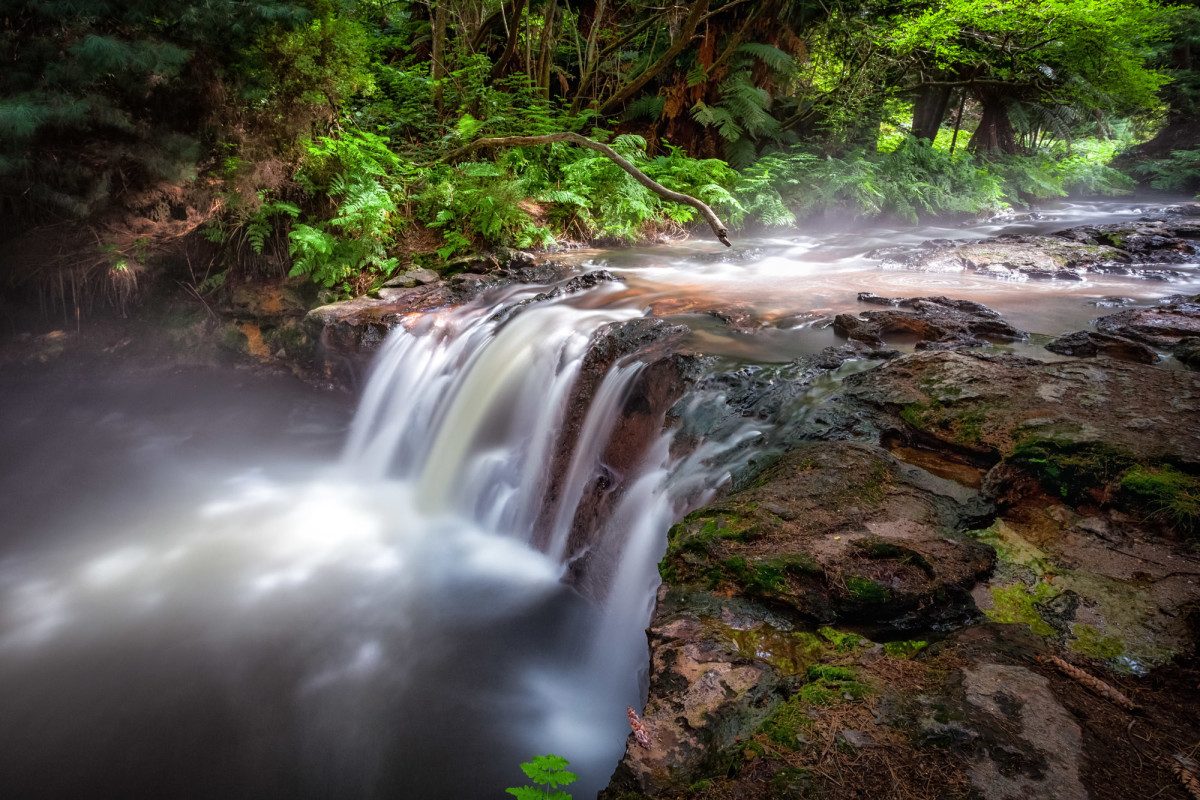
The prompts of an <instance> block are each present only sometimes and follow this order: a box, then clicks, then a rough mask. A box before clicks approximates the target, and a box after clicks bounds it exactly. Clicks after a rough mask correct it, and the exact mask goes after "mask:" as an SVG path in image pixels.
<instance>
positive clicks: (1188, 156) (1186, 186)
mask: <svg viewBox="0 0 1200 800" xmlns="http://www.w3.org/2000/svg"><path fill="white" fill-rule="evenodd" d="M1136 171H1137V173H1138V174H1139V175H1141V176H1143V177H1145V178H1148V179H1149V180H1150V185H1151V186H1153V187H1154V188H1155V189H1163V190H1164V191H1180V190H1189V191H1195V190H1196V189H1200V148H1198V149H1195V150H1172V151H1171V155H1170V157H1168V158H1157V159H1153V160H1151V161H1146V162H1143V163H1141V164H1139V165H1138V166H1137V170H1136Z"/></svg>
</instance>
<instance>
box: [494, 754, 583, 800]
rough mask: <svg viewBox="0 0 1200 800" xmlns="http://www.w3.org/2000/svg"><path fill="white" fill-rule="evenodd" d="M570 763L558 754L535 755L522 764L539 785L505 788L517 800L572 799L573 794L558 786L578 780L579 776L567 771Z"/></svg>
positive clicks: (522, 767)
mask: <svg viewBox="0 0 1200 800" xmlns="http://www.w3.org/2000/svg"><path fill="white" fill-rule="evenodd" d="M569 765H570V762H568V761H567V760H566V759H565V758H563V757H561V756H556V755H545V756H534V757H533V758H532V759H531V760H529V761H527V762H525V763H524V764H521V771H522V772H524V773H525V774H526V775H527V776H528V777H529V779H530V780H531V781H533V782H534V783H536V784H538V785H537V786H521V787H517V788H512V789H505V790H504V791H505V792H507V793H508V794H511V795H513V796H514V797H516V798H517V800H571V795H569V794H567V793H566V792H563V791H559V789H558V787H560V786H567V785H569V784H571V783H574V782H575V781H576V780H578V776H577V775H576V774H575V773H573V772H569V771H567V767H568V766H569Z"/></svg>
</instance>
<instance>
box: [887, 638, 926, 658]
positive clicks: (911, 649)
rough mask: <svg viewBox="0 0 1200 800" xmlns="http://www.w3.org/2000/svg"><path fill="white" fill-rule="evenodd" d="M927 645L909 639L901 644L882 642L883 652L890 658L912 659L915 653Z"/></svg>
mask: <svg viewBox="0 0 1200 800" xmlns="http://www.w3.org/2000/svg"><path fill="white" fill-rule="evenodd" d="M928 645H929V642H923V641H920V640H918V639H911V640H908V641H901V642H884V644H883V652H885V653H887V654H888V655H889V656H891V657H892V658H912V657H913V656H915V655H916V654H917V653H919V652H921V651H922V650H924V649H925V648H926V647H927V646H928Z"/></svg>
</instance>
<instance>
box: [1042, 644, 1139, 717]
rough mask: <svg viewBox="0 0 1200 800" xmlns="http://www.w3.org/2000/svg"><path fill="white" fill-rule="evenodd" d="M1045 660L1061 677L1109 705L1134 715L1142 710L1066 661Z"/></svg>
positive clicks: (1105, 684)
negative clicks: (1064, 676)
mask: <svg viewBox="0 0 1200 800" xmlns="http://www.w3.org/2000/svg"><path fill="white" fill-rule="evenodd" d="M1046 660H1047V661H1049V662H1050V663H1051V664H1052V665H1053V666H1054V668H1055V669H1057V670H1058V671H1059V672H1061V673H1062V674H1063V675H1066V676H1067V677H1068V678H1070V679H1071V680H1073V681H1075V682H1076V683H1078V684H1079V685H1080V686H1082V687H1083V688H1085V689H1088V690H1089V691H1091V692H1092V693H1094V694H1098V695H1100V696H1101V697H1103V698H1104V699H1105V700H1107V701H1109V702H1110V703H1112V704H1114V705H1117V706H1120V707H1121V708H1123V709H1125V710H1126V711H1129V712H1132V713H1136V712H1138V711H1141V710H1142V707H1141V706H1139V705H1138V704H1137V703H1135V702H1133V701H1132V700H1130V699H1129V698H1128V697H1126V696H1125V695H1123V694H1121V692H1120V691H1118V690H1117V689H1115V688H1113V687H1112V686H1109V685H1108V684H1107V683H1105V682H1104V681H1102V680H1100V679H1099V678H1097V677H1096V676H1095V675H1091V674H1089V673H1087V672H1084V671H1083V670H1081V669H1080V668H1079V667H1077V666H1075V665H1074V664H1068V663H1067V662H1066V661H1063V660H1062V659H1061V658H1059V657H1058V656H1047V658H1046Z"/></svg>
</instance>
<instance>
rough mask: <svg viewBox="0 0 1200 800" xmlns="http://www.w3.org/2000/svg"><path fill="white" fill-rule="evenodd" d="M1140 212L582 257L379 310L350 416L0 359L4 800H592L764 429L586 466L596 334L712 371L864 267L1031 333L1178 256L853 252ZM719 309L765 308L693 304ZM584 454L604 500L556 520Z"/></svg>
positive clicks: (602, 419) (1163, 291) (242, 394)
mask: <svg viewBox="0 0 1200 800" xmlns="http://www.w3.org/2000/svg"><path fill="white" fill-rule="evenodd" d="M1139 213H1141V212H1140V209H1139V208H1136V207H1134V206H1132V205H1130V204H1120V203H1104V204H1090V205H1078V204H1077V205H1066V206H1063V207H1061V208H1059V209H1057V210H1055V211H1053V212H1047V213H1045V215H1044V216H1042V217H1041V218H1036V219H1035V218H1029V219H1026V220H1017V221H1009V222H1008V223H978V224H973V225H968V226H960V227H955V228H944V227H937V226H923V227H920V228H916V227H913V228H905V229H885V228H882V227H876V228H871V229H862V230H857V231H830V232H825V233H812V232H808V233H804V234H799V233H797V234H796V235H795V236H793V237H785V238H777V239H762V240H756V241H753V242H740V243H739V247H750V246H754V247H757V248H760V249H758V250H754V251H752V252H751V253H750V254H748V255H746V256H744V257H741V258H737V259H728V258H726V257H725V256H724V254H722V253H721V252H719V247H720V246H719V245H716V244H715V243H712V244H711V245H710V244H708V243H705V242H691V243H687V244H682V245H674V246H658V247H653V248H640V249H629V250H620V251H610V252H600V251H586V252H576V253H573V254H571V258H572V259H573V260H574V261H575V262H576V263H578V264H579V265H580V268H581V269H587V268H591V267H595V266H604V267H606V268H608V269H610V270H612V271H615V272H618V273H620V274H621V275H622V277H624V279H625V281H624V282H623V283H606V284H601V285H600V286H598V287H597V288H595V289H592V290H589V291H586V292H581V293H579V294H576V295H568V296H565V297H561V298H557V299H552V300H549V301H545V302H540V303H534V304H530V305H528V306H525V307H520V308H519V313H512V309H513V308H514V307H516V306H518V304H520V303H521V302H522V301H524V300H528V299H530V298H532V297H533V296H534V295H536V294H537V293H538V292H539V291H543V290H544V287H516V288H509V289H505V290H503V291H498V292H496V293H494V294H491V295H488V296H486V297H484V298H482V299H481V300H480V301H479V302H477V303H476V304H473V305H471V306H469V307H466V308H464V309H459V310H454V311H445V312H436V313H430V314H427V315H424V316H423V317H421V318H420V319H419V320H417V321H416V322H415V323H414V324H413V325H412V327H410V328H400V329H397V330H396V331H394V332H393V334H392V336H391V337H390V339H389V340H388V341H387V343H386V345H385V346H384V348H383V350H382V351H381V352H380V354H379V355H378V357H377V360H376V363H375V366H374V368H373V372H372V375H371V378H370V381H369V382H368V384H367V385H366V387H365V389H364V391H363V393H362V397H361V398H360V401H359V406H358V409H357V411H355V412H354V413H353V415H351V414H350V411H349V409H347V408H345V407H344V406H343V405H341V404H340V403H339V402H338V401H337V400H336V399H334V398H330V397H327V396H323V395H315V394H314V393H313V392H312V391H311V390H308V389H306V388H305V387H302V386H300V385H299V384H294V383H292V382H290V381H281V380H276V379H267V378H254V377H247V376H245V375H235V374H230V373H224V372H220V371H217V372H212V371H193V372H180V373H173V374H171V375H166V376H164V375H162V374H157V375H154V376H147V375H139V374H132V375H121V374H116V375H113V374H110V373H107V372H105V373H101V372H89V373H86V374H82V375H80V374H74V373H72V372H71V371H69V370H67V369H65V368H64V369H59V370H55V369H53V368H51V369H48V370H35V371H30V372H28V373H25V372H20V373H15V374H10V375H5V376H0V389H2V390H3V395H2V396H3V401H0V402H2V405H3V409H4V412H5V413H4V415H3V421H0V446H2V447H3V451H4V452H5V453H6V455H7V457H6V459H5V465H4V468H3V470H2V471H0V507H2V508H3V509H5V518H4V522H3V523H0V525H2V527H3V534H2V536H0V686H2V687H3V692H2V693H0V718H2V719H4V721H5V723H4V725H3V726H0V753H3V754H4V755H3V762H2V764H3V766H2V767H0V796H2V797H22V798H25V797H54V798H65V797H99V796H112V797H123V798H140V797H147V798H149V797H155V798H176V797H196V798H214V797H222V798H240V797H246V798H258V799H260V800H261V799H262V798H274V797H279V798H284V797H286V798H296V797H337V798H360V797H361V798H375V797H381V798H382V797H387V798H393V797H396V798H407V797H411V798H434V797H447V798H468V797H500V796H503V794H502V790H503V788H504V787H506V786H513V785H520V784H522V783H524V777H523V776H522V774H521V773H520V771H519V770H518V769H517V764H518V763H519V762H521V761H523V760H527V759H528V758H529V757H530V756H531V755H534V754H539V753H548V752H554V753H558V754H560V755H563V756H566V757H567V758H569V759H570V760H571V762H572V768H573V769H574V770H575V771H576V772H578V773H579V775H580V782H579V784H577V785H576V787H574V791H575V793H576V796H577V797H588V796H592V795H594V793H595V792H596V791H597V790H598V789H600V788H602V787H603V786H604V784H605V783H606V782H607V779H608V776H609V774H610V773H611V771H612V769H613V767H614V765H615V764H616V762H617V760H618V759H619V758H620V756H621V753H622V752H623V749H624V743H625V737H626V734H627V733H628V725H627V723H626V720H625V707H626V705H634V706H638V705H639V703H640V702H641V697H643V696H644V689H645V687H644V681H645V669H646V664H645V661H646V642H645V637H644V633H643V629H644V627H645V625H646V623H647V621H648V619H649V615H650V612H651V610H652V606H653V600H654V590H655V588H656V586H657V583H658V578H657V572H656V563H657V561H658V559H659V558H660V556H661V553H662V551H663V548H664V547H665V543H666V542H665V533H666V530H667V528H668V527H669V525H670V524H671V522H672V521H674V520H675V519H677V518H678V517H679V516H680V515H681V514H682V513H684V512H685V511H686V510H687V509H688V508H689V507H693V506H695V505H696V504H698V503H701V502H703V501H704V499H705V498H706V497H707V496H709V494H710V493H711V492H712V491H713V490H715V489H717V488H718V487H719V486H720V485H721V484H722V482H723V481H724V480H726V478H727V474H726V472H725V470H726V469H727V468H728V463H729V461H730V460H729V459H728V458H722V459H715V458H714V457H715V456H717V455H719V454H721V453H722V452H725V451H728V452H732V451H733V450H734V449H735V448H737V446H738V445H739V443H741V442H743V441H744V440H746V439H747V438H752V437H754V436H755V435H757V433H759V432H758V431H756V430H754V429H753V428H752V427H751V426H749V425H746V426H743V427H742V428H739V429H737V430H735V431H733V432H732V433H731V434H729V436H728V438H727V439H726V440H724V441H718V442H705V443H703V444H702V445H701V446H700V448H699V449H698V450H696V451H694V452H692V453H690V454H689V455H686V456H679V455H675V456H672V455H671V450H670V444H671V440H670V432H669V431H668V432H664V433H662V434H661V435H659V437H658V438H657V439H656V440H655V441H650V442H646V443H644V452H643V454H642V455H641V457H640V459H639V460H638V462H637V464H636V465H635V466H634V467H632V468H626V469H625V470H624V471H621V470H618V469H616V468H615V467H614V465H612V464H609V463H606V462H605V458H604V453H605V448H606V446H607V445H608V443H609V439H610V437H611V435H612V433H613V430H614V426H615V425H616V424H617V421H618V419H619V418H620V416H621V414H622V410H623V409H624V407H625V405H626V403H627V401H628V399H629V396H630V392H631V391H632V387H633V386H634V385H635V383H636V381H637V380H638V379H639V377H640V376H641V374H642V371H643V370H644V368H645V367H644V365H643V364H642V363H641V362H640V361H639V360H638V359H637V358H624V359H618V360H617V361H616V363H615V364H613V365H612V366H611V367H610V368H609V369H608V370H607V372H606V373H605V374H604V375H603V376H602V379H601V380H600V381H599V382H598V384H597V385H596V387H595V390H594V391H593V392H592V393H591V395H590V401H589V403H588V405H587V408H586V413H584V414H583V415H582V417H581V419H580V420H579V421H578V423H577V424H575V423H571V424H568V417H569V416H570V412H571V400H572V397H573V396H574V395H573V392H574V391H575V387H576V386H577V384H578V381H579V379H580V376H581V374H582V370H583V369H584V362H585V356H586V354H587V352H588V346H589V342H590V341H591V340H592V337H593V336H594V335H595V334H596V332H597V331H599V330H601V329H602V328H604V327H605V326H610V325H613V324H619V323H622V322H626V321H629V320H633V319H636V318H639V317H641V316H643V315H645V314H646V313H647V311H651V312H654V313H659V314H670V313H673V314H675V317H676V320H675V321H682V322H684V323H686V324H688V325H689V327H691V329H692V331H693V332H692V334H691V336H690V338H689V341H688V345H689V346H691V347H693V348H695V349H697V350H700V351H703V352H706V353H711V354H715V355H717V356H719V357H720V359H721V360H722V362H724V363H727V364H731V365H736V364H744V363H781V362H785V361H787V360H789V359H792V358H795V357H796V356H797V355H800V354H803V353H811V352H816V351H817V350H820V349H821V348H822V347H825V346H827V345H829V344H833V343H835V340H834V338H833V334H832V332H831V331H829V330H828V329H824V328H821V327H819V326H816V325H813V324H811V321H812V319H813V318H814V317H815V316H818V315H829V314H830V313H833V312H838V311H842V310H853V309H855V308H861V307H860V306H857V305H856V303H855V295H856V293H857V292H860V291H871V292H876V293H878V294H883V295H889V296H915V295H929V294H948V295H951V296H954V297H960V298H967V299H972V300H977V301H980V302H983V303H985V304H988V305H991V306H992V307H994V308H996V309H997V310H999V311H1001V312H1002V313H1003V314H1004V315H1005V316H1006V318H1008V319H1009V320H1010V321H1011V322H1013V323H1014V324H1015V325H1017V326H1018V327H1023V328H1026V329H1027V330H1031V331H1034V332H1037V333H1043V334H1047V335H1053V334H1059V333H1063V332H1066V331H1069V330H1076V329H1079V328H1081V327H1084V326H1085V325H1086V324H1087V321H1088V320H1089V319H1090V318H1092V317H1095V316H1097V315H1098V314H1099V313H1104V312H1103V311H1102V310H1101V311H1098V310H1097V308H1096V307H1095V306H1094V305H1092V303H1093V302H1094V301H1095V300H1096V299H1097V298H1100V297H1103V296H1107V295H1122V296H1127V297H1133V298H1135V299H1139V300H1152V299H1155V298H1158V297H1161V296H1164V295H1167V294H1170V293H1174V292H1180V291H1193V292H1194V291H1200V280H1197V279H1196V278H1194V277H1192V275H1191V273H1193V272H1194V269H1195V268H1194V267H1183V268H1181V269H1183V270H1187V271H1189V274H1188V277H1187V278H1185V279H1183V280H1181V281H1177V282H1174V283H1161V282H1153V281H1146V280H1139V279H1134V278H1122V277H1117V276H1104V277H1102V278H1099V279H1091V278H1089V280H1086V281H1079V282H1057V281H1056V282H1044V283H1032V282H1030V283H1016V282H1000V281H996V280H993V279H988V278H983V277H975V276H972V275H969V274H964V273H960V272H955V273H921V272H906V271H888V270H881V269H878V268H877V267H875V266H874V265H873V263H872V262H870V261H869V260H867V259H865V258H864V253H865V252H867V251H868V250H870V249H872V248H874V247H879V246H881V245H885V244H887V245H894V244H904V243H915V242H919V241H922V240H924V239H929V238H939V237H946V238H973V237H982V236H988V235H994V234H995V233H996V232H997V231H998V230H999V229H1000V228H1001V227H1002V226H1004V225H1007V227H1005V228H1004V229H1005V230H1009V231H1011V230H1014V229H1016V230H1020V231H1021V232H1032V231H1050V230H1056V229H1060V228H1063V227H1066V226H1068V225H1071V224H1079V223H1082V222H1108V221H1117V220H1123V219H1130V218H1134V217H1136V216H1137V215H1138V214H1139ZM717 306H721V307H740V308H745V309H749V310H750V311H751V312H753V314H754V315H755V316H756V317H758V318H761V319H763V320H767V321H768V323H767V324H764V325H762V326H760V328H759V329H757V330H753V331H749V332H747V331H744V330H741V331H738V330H731V329H729V328H727V327H724V326H722V325H721V324H720V323H718V321H717V320H715V319H714V318H713V317H710V316H706V315H704V314H701V313H697V311H696V310H697V309H705V308H709V307H717ZM1016 347H1017V348H1018V349H1021V348H1027V349H1028V351H1029V352H1031V353H1032V352H1034V351H1036V352H1037V354H1038V355H1039V356H1040V357H1046V358H1049V357H1052V356H1051V355H1050V354H1049V353H1047V352H1045V351H1043V350H1040V349H1039V348H1038V347H1037V346H1036V344H1024V345H1017V346H1016ZM813 402H818V399H817V398H814V400H813ZM568 429H569V430H570V432H571V435H570V436H569V437H566V432H567V431H568ZM339 451H340V452H339ZM718 461H719V463H722V464H726V467H723V468H720V469H718V468H714V467H713V466H712V465H713V464H714V463H718ZM601 478H602V479H603V481H604V485H606V486H608V485H611V486H612V487H614V489H613V492H614V493H613V496H612V502H611V504H610V505H609V506H606V508H608V509H609V511H608V513H606V515H605V516H604V518H602V519H598V520H591V521H589V522H587V525H586V526H585V527H587V530H586V531H585V533H586V536H585V537H584V538H583V539H582V540H581V539H580V538H579V533H578V531H579V526H580V525H581V522H580V520H579V519H577V510H578V508H579V504H580V502H581V499H582V498H583V497H584V496H585V494H586V493H587V492H589V491H594V487H595V486H596V485H597V481H598V480H599V479H601ZM573 531H574V533H573ZM581 575H582V576H583V577H582V578H581V577H580V576H581Z"/></svg>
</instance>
